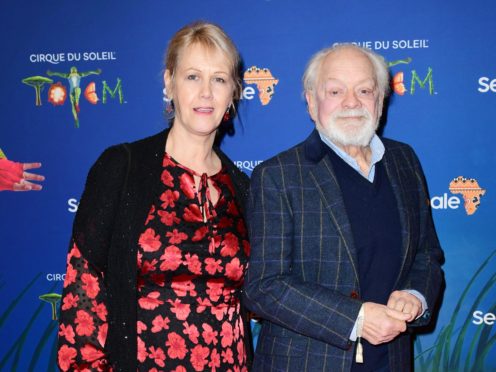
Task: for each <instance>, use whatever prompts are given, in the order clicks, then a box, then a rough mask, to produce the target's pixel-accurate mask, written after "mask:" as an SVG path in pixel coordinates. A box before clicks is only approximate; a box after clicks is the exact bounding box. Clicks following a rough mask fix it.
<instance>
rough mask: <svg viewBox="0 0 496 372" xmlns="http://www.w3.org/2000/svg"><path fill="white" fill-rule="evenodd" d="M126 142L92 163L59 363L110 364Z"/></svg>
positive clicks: (64, 307) (66, 294)
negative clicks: (113, 253) (110, 280)
mask: <svg viewBox="0 0 496 372" xmlns="http://www.w3.org/2000/svg"><path fill="white" fill-rule="evenodd" d="M128 156H129V155H128V151H127V149H126V147H125V146H123V145H120V146H114V147H111V148H109V149H107V150H106V151H105V152H104V153H103V154H102V155H101V156H100V157H99V158H98V160H97V161H96V162H95V164H94V165H93V166H92V168H91V170H90V172H89V174H88V177H87V180H86V185H85V189H84V192H83V195H82V197H81V201H80V203H79V207H78V212H77V214H76V217H75V220H74V226H73V234H72V239H71V244H70V248H69V255H68V259H67V273H66V279H65V282H64V291H63V295H62V302H61V314H60V328H59V345H58V364H59V367H60V368H61V369H62V370H73V369H74V368H76V367H77V366H79V367H81V366H82V367H85V368H90V369H92V370H107V369H108V368H109V364H108V362H107V359H106V355H105V350H104V343H105V339H106V335H107V330H108V326H107V317H108V310H109V307H108V301H107V289H106V282H105V270H106V267H107V259H108V257H107V256H108V251H109V247H110V244H111V240H112V236H113V234H114V231H113V230H114V222H115V220H116V218H117V215H118V213H119V211H118V208H119V204H120V200H121V194H122V189H123V185H125V184H126V177H127V172H128V168H129V160H128V159H129V158H128Z"/></svg>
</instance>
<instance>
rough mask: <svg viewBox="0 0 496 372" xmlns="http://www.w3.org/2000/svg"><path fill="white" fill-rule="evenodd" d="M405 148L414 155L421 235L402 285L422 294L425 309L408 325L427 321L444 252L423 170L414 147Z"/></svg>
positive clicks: (436, 293)
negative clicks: (425, 303)
mask: <svg viewBox="0 0 496 372" xmlns="http://www.w3.org/2000/svg"><path fill="white" fill-rule="evenodd" d="M408 148H409V150H410V152H411V159H413V160H412V162H413V164H414V168H413V169H414V171H415V177H416V179H417V184H418V190H419V210H420V214H419V216H420V232H419V233H420V237H419V244H418V247H417V251H416V255H415V260H414V262H413V265H412V267H411V269H410V271H409V275H408V278H407V281H406V284H405V288H407V289H415V290H416V291H418V292H420V293H421V294H422V295H423V296H424V297H425V300H426V302H427V305H428V310H427V311H426V312H425V313H424V314H423V315H422V317H420V318H419V319H417V320H416V321H415V322H413V323H411V324H409V326H423V325H426V324H427V323H428V322H429V320H430V317H431V314H432V311H433V310H434V308H435V305H436V301H437V299H438V298H439V294H440V292H441V289H442V286H443V281H444V277H443V271H442V270H441V264H442V263H443V262H444V254H443V251H442V249H441V246H440V244H439V240H438V237H437V234H436V229H435V227H434V221H433V219H432V214H431V209H430V207H429V200H430V199H429V194H428V191H427V185H426V181H425V176H424V172H423V171H422V167H421V165H420V161H419V160H418V158H417V156H416V155H415V153H414V151H413V150H412V149H411V148H410V147H408Z"/></svg>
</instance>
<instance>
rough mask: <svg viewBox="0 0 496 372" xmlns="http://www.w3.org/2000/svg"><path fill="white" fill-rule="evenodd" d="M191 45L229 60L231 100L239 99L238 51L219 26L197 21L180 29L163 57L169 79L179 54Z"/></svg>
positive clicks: (240, 84) (239, 62) (172, 75)
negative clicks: (218, 53)
mask: <svg viewBox="0 0 496 372" xmlns="http://www.w3.org/2000/svg"><path fill="white" fill-rule="evenodd" d="M193 44H199V45H202V46H204V47H205V48H207V49H213V50H219V51H221V52H223V53H224V54H225V55H226V56H227V58H228V59H229V62H230V66H231V77H232V79H233V82H234V91H233V100H234V101H239V99H240V98H241V90H242V83H241V81H242V80H241V72H240V64H241V59H240V57H239V53H238V50H237V49H236V46H235V45H234V43H233V41H232V40H231V38H230V37H229V36H227V34H226V33H225V32H224V30H222V28H220V27H219V26H217V25H215V24H213V23H210V22H204V21H197V22H194V23H191V24H189V25H186V26H184V27H183V28H181V29H180V30H179V31H178V32H176V34H175V35H174V36H173V37H172V39H171V40H170V41H169V45H168V47H167V52H166V55H165V69H166V70H169V73H170V74H171V77H172V78H174V72H175V70H176V67H177V63H178V59H179V54H180V53H181V51H182V50H183V49H184V48H187V47H189V46H190V45H193Z"/></svg>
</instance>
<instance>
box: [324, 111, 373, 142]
mask: <svg viewBox="0 0 496 372" xmlns="http://www.w3.org/2000/svg"><path fill="white" fill-rule="evenodd" d="M357 116H361V117H362V119H361V120H356V119H355V118H356V117H357ZM349 117H355V118H353V119H346V118H349ZM378 125H379V118H377V119H375V120H374V119H373V118H372V116H371V115H370V113H369V112H368V110H366V109H364V108H361V109H351V110H341V111H338V112H335V113H334V114H332V116H331V117H330V118H329V120H327V123H324V124H319V123H318V124H317V129H318V130H320V131H322V134H323V135H324V136H326V137H327V138H329V139H330V140H331V141H332V142H334V143H335V144H337V145H342V146H361V147H366V146H368V145H369V144H370V141H371V140H372V137H373V136H374V133H375V131H376V129H377V127H378Z"/></svg>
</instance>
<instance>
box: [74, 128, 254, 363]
mask: <svg viewBox="0 0 496 372" xmlns="http://www.w3.org/2000/svg"><path fill="white" fill-rule="evenodd" d="M167 135H168V130H165V131H162V132H160V133H158V134H156V135H154V136H151V137H148V138H145V139H142V140H139V141H136V142H133V143H126V144H121V145H116V146H112V147H110V148H108V149H107V150H105V151H104V152H103V154H102V155H101V156H100V157H99V158H98V160H97V161H96V163H95V164H94V165H93V167H92V168H91V170H90V172H89V174H88V178H87V180H86V186H85V190H84V192H83V195H82V197H81V202H80V204H79V208H78V212H77V215H76V218H75V220H74V226H73V239H74V241H75V243H76V244H77V246H78V247H79V249H80V250H81V252H82V254H83V256H84V257H85V258H86V259H87V260H88V262H89V264H90V265H94V266H95V267H96V268H97V270H99V271H101V272H103V276H104V277H103V280H104V283H105V290H106V294H107V306H108V322H109V328H108V335H107V341H106V344H105V351H106V354H107V357H108V360H109V362H110V364H111V365H112V366H113V368H114V370H116V371H133V372H134V371H136V368H137V365H136V355H137V345H136V343H137V341H136V338H137V333H136V322H137V319H136V304H137V298H136V272H137V268H136V255H137V248H138V239H139V234H140V232H141V230H142V228H143V223H144V221H145V220H146V216H147V214H148V212H149V208H150V206H151V204H152V203H153V199H154V197H156V196H157V195H158V194H159V190H160V189H159V187H160V184H161V183H160V174H161V171H162V161H163V157H164V151H165V143H166V140H167ZM214 150H215V152H216V154H217V155H218V156H219V158H220V159H221V161H222V164H223V166H225V167H226V169H227V170H228V172H229V174H230V176H231V179H232V181H233V184H234V187H235V191H236V195H235V197H236V199H237V202H238V205H239V206H240V208H241V210H242V211H243V212H244V205H245V201H246V197H247V194H248V186H249V179H248V176H246V175H245V174H244V173H243V172H241V171H240V170H239V169H238V168H237V167H236V166H235V165H234V164H233V162H232V161H231V160H229V158H228V157H227V156H226V155H225V154H224V153H223V152H222V151H220V149H218V148H214ZM246 327H247V329H248V333H247V334H249V324H246ZM248 343H250V341H248ZM247 346H248V347H249V346H250V345H247ZM249 352H250V351H249V350H248V353H249Z"/></svg>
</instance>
